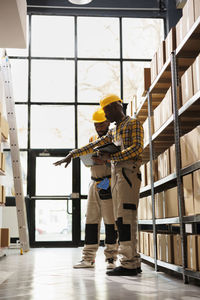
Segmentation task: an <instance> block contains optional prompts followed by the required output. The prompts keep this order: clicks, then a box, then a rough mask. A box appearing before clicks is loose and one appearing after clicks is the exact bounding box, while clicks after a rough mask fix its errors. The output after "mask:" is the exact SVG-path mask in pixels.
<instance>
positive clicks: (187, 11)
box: [183, 0, 194, 36]
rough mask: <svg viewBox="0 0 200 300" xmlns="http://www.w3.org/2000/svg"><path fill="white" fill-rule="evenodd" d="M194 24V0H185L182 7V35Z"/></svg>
mask: <svg viewBox="0 0 200 300" xmlns="http://www.w3.org/2000/svg"><path fill="white" fill-rule="evenodd" d="M193 24H194V0H187V2H186V4H185V6H184V8H183V33H184V36H185V35H186V33H187V32H188V31H189V30H190V29H191V27H192V25H193Z"/></svg>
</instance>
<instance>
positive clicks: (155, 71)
mask: <svg viewBox="0 0 200 300" xmlns="http://www.w3.org/2000/svg"><path fill="white" fill-rule="evenodd" d="M150 66H151V83H153V82H154V80H155V79H156V77H157V75H158V61H157V52H156V53H155V54H154V56H153V58H152V60H151V63H150Z"/></svg>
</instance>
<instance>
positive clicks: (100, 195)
mask: <svg viewBox="0 0 200 300" xmlns="http://www.w3.org/2000/svg"><path fill="white" fill-rule="evenodd" d="M92 120H93V122H94V126H95V129H96V132H97V135H95V136H93V137H91V138H90V140H89V141H90V142H93V141H96V140H97V139H98V138H100V137H102V136H103V135H106V134H107V132H108V129H109V125H110V122H109V121H107V119H106V117H105V113H104V111H103V109H102V108H99V109H98V110H97V111H95V112H94V114H93V116H92ZM93 160H94V165H93V166H91V168H90V170H91V183H90V186H89V193H88V204H87V212H86V226H85V245H84V248H83V255H82V260H81V261H80V262H79V263H77V264H76V265H74V268H75V269H79V268H94V266H95V257H96V252H97V250H98V247H99V242H100V228H101V220H102V218H103V221H104V224H105V250H104V254H105V258H106V262H107V269H113V268H115V267H116V265H115V261H116V260H117V249H118V244H117V231H116V228H115V226H116V225H115V218H114V211H113V203H112V195H111V189H110V178H111V165H110V162H105V161H102V160H101V159H100V158H99V157H94V158H93Z"/></svg>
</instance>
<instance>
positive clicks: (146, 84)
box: [144, 68, 151, 92]
mask: <svg viewBox="0 0 200 300" xmlns="http://www.w3.org/2000/svg"><path fill="white" fill-rule="evenodd" d="M150 85H151V69H150V68H144V92H147V91H148V90H149V87H150Z"/></svg>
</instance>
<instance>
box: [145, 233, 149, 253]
mask: <svg viewBox="0 0 200 300" xmlns="http://www.w3.org/2000/svg"><path fill="white" fill-rule="evenodd" d="M144 254H145V255H147V256H149V254H150V253H149V233H148V232H144Z"/></svg>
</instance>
